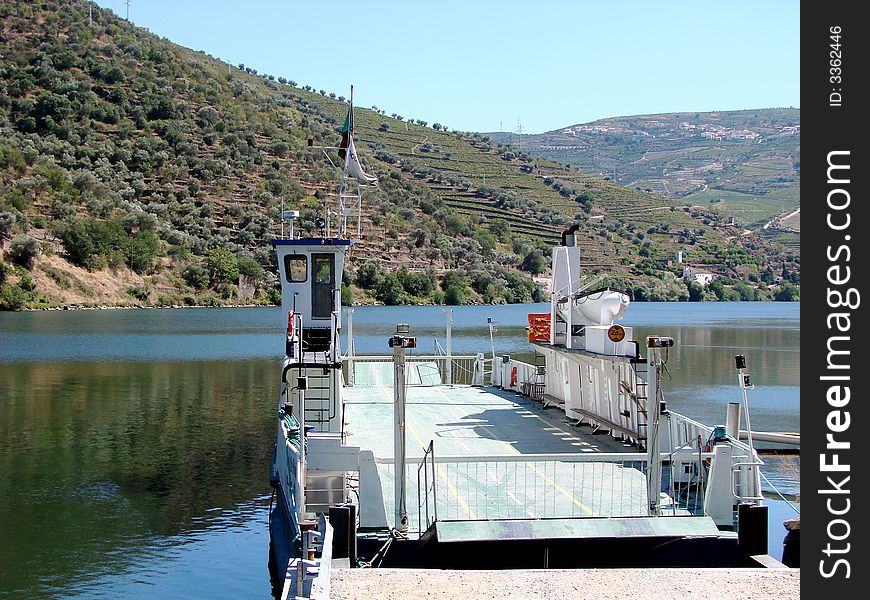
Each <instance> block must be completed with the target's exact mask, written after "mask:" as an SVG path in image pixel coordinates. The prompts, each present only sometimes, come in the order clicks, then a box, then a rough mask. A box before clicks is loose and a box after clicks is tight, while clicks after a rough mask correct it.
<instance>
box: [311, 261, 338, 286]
mask: <svg viewBox="0 0 870 600" xmlns="http://www.w3.org/2000/svg"><path fill="white" fill-rule="evenodd" d="M313 263H314V266H313V271H314V283H318V284H321V285H329V284H332V283H333V279H332V277H333V275H332V269H333V264H334V262H333V260H332V257H331V256H328V255H323V254H320V255H317V256H314V257H313Z"/></svg>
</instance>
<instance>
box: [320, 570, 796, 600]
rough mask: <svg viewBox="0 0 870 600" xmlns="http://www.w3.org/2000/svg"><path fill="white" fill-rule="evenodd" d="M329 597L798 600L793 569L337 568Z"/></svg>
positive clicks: (336, 599) (343, 599) (364, 599)
mask: <svg viewBox="0 0 870 600" xmlns="http://www.w3.org/2000/svg"><path fill="white" fill-rule="evenodd" d="M331 586H332V589H331V595H330V597H331V598H332V599H333V600H373V599H378V600H406V599H407V598H425V599H427V600H448V599H455V598H463V599H468V600H471V599H477V598H480V599H499V600H526V599H531V598H534V599H535V600H566V599H571V600H575V599H576V600H587V599H588V600H598V599H600V598H618V599H619V600H673V599H674V598H692V599H693V600H718V599H719V598H728V599H729V600H797V599H798V598H800V570H798V569H571V570H565V569H551V570H506V571H439V570H423V569H337V570H335V571H333V575H332V580H331Z"/></svg>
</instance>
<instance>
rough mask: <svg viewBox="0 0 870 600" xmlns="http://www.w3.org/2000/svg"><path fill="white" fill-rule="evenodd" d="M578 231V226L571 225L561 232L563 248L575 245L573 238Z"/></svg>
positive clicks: (575, 224)
mask: <svg viewBox="0 0 870 600" xmlns="http://www.w3.org/2000/svg"><path fill="white" fill-rule="evenodd" d="M578 229H580V224H579V223H574V224H573V225H571V227H569V228H568V229H566V230H565V231H563V232H562V245H563V246H568V247H573V246H576V245H577V239H576V237H575V234H576V233H577V230H578Z"/></svg>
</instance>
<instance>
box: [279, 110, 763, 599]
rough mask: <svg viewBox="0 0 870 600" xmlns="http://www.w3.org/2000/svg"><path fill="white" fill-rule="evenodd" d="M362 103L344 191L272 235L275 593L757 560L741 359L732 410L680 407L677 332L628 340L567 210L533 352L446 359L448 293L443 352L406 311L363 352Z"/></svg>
mask: <svg viewBox="0 0 870 600" xmlns="http://www.w3.org/2000/svg"><path fill="white" fill-rule="evenodd" d="M352 110H353V109H352V105H351V108H350V111H349V115H348V120H347V122H346V124H345V128H346V129H347V131H345V132H344V133H345V134H346V135H345V137H344V140H346V141H345V142H343V144H342V149H344V150H345V173H344V177H343V179H342V183H341V187H340V192H339V195H338V206H337V207H326V209H325V211H324V217H321V218H319V219H318V222H317V224H316V225H317V226H316V232H317V234H316V235H314V236H309V237H302V236H300V235H298V234H296V233H295V231H294V229H295V228H294V221H295V220H296V219H298V216H299V215H298V213H295V212H292V211H288V212H287V213H285V217H286V218H287V219H289V220H290V226H289V235H287V236H284V237H281V238H280V239H275V240H274V241H273V242H272V244H273V246H274V249H275V252H276V255H277V263H278V267H279V272H280V279H281V288H282V306H281V314H282V322H281V323H280V324H276V328H277V327H280V331H281V332H282V335H284V336H285V356H284V358H283V360H282V362H281V369H280V373H276V377H280V381H281V384H280V395H279V398H278V402H277V406H276V409H277V412H276V416H277V419H276V442H275V446H274V448H273V458H272V465H271V473H270V480H271V484H272V487H273V490H274V495H273V502H272V505H271V508H270V518H269V530H270V560H269V564H270V572H271V577H272V587H273V594H274V595H275V597H277V598H295V597H302V598H321V599H322V598H328V596H329V577H330V570H331V569H332V568H333V565H336V564H338V565H345V566H347V567H350V568H379V567H392V568H396V567H414V568H432V569H511V568H534V569H542V568H584V567H735V566H762V565H763V564H765V562H766V561H767V560H768V559H769V558H770V557H769V556H767V552H768V549H767V507H766V506H765V503H764V498H763V496H762V488H761V479H760V476H761V472H760V467H761V466H762V465H763V462H762V460H761V459H760V457H759V454H758V452H757V451H756V450H755V448H754V442H753V436H752V431H751V427H750V425H749V411H748V408H749V407H748V403H747V402H746V397H747V396H746V392H747V390H748V389H751V383H750V380H749V374H748V373H747V372H746V364H745V361H744V360H743V358H742V357H741V356H738V357H736V362H735V367H736V376H737V379H738V382H739V384H740V388H741V391H742V393H743V402H742V403H740V402H735V403H728V404H727V406H723V414H722V417H723V423H724V424H723V425H706V424H702V423H699V422H697V421H694V420H692V419H690V418H688V417H686V416H684V415H681V414H679V413H677V412H675V411H673V410H671V409H670V408H669V407H668V405H667V402H666V398H665V390H664V389H663V377H662V375H663V373H664V372H665V370H666V368H667V366H666V365H667V361H668V353H669V351H670V349H671V348H672V347H673V344H674V341H673V340H672V339H671V338H669V337H665V336H649V337H647V338H645V339H643V340H636V339H635V338H634V336H633V330H632V327H631V326H630V325H628V324H626V323H623V318H624V317H625V314H626V312H627V309H628V307H629V298H628V297H627V296H626V295H625V294H623V293H621V292H619V291H615V290H611V289H608V288H600V287H596V286H599V284H600V283H601V279H600V278H598V277H589V276H587V275H586V274H584V273H583V272H582V269H581V266H580V248H579V247H578V246H577V245H576V243H575V239H574V234H575V232H576V230H577V228H576V226H575V227H571V228H569V229H567V230H566V231H565V232H564V233H563V235H562V238H561V242H560V245H559V246H556V247H555V248H553V254H552V271H553V277H552V281H551V283H550V290H549V292H550V310H549V312H545V313H540V314H530V315H529V317H528V332H529V344H530V346H529V348H530V350H534V356H536V360H535V361H533V362H524V361H520V360H517V359H516V358H512V357H510V356H495V355H494V353H492V352H489V353H487V352H486V351H485V350H484V349H481V351H480V352H477V353H474V354H470V355H454V354H453V353H452V351H451V333H450V326H451V321H450V310H449V309H445V312H446V336H447V338H446V339H447V345H446V351H444V352H439V353H436V354H425V353H422V352H419V353H418V349H417V345H416V338H415V337H414V336H413V332H414V324H413V323H410V324H405V323H397V324H396V331H395V334H394V335H391V336H389V337H387V338H385V339H384V353H383V354H382V355H376V356H372V355H357V354H356V353H355V351H354V343H353V309H352V308H347V309H343V307H342V305H341V294H340V282H341V279H342V272H343V266H344V261H345V258H346V257H347V255H348V252H350V251H351V249H352V248H353V246H354V245H355V244H356V242H357V240H358V239H359V238H360V233H361V232H360V223H361V218H360V210H361V202H360V200H361V195H362V192H363V190H364V188H365V186H367V185H371V184H372V183H373V178H371V177H369V176H368V175H366V174H365V173H364V172H363V171H362V167H361V165H360V164H359V162H358V158H357V157H356V156H355V149H354V147H353V138H352V134H353V129H352ZM361 175H362V176H361ZM336 209H337V210H336ZM343 317H344V318H343ZM342 347H344V348H345V350H344V351H342ZM741 421H743V423H744V424H745V426H746V429H741Z"/></svg>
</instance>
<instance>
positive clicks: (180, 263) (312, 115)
mask: <svg viewBox="0 0 870 600" xmlns="http://www.w3.org/2000/svg"><path fill="white" fill-rule="evenodd" d="M88 8H89V3H87V2H83V1H81V0H77V1H70V2H63V3H61V2H40V3H38V4H33V5H30V4H24V3H20V2H12V1H10V0H0V19H2V20H0V55H2V57H3V58H2V62H0V252H2V261H3V262H2V267H0V286H2V296H0V305H2V306H4V307H6V308H21V307H23V306H33V307H47V306H58V305H62V304H81V305H155V304H160V305H164V304H189V305H193V304H200V305H202V304H206V305H212V304H225V303H271V302H274V301H275V300H276V297H277V289H276V283H277V279H276V276H275V265H274V263H273V257H272V253H271V247H270V246H269V244H268V240H269V239H271V237H273V236H274V235H277V234H278V233H279V231H280V222H279V216H280V211H281V208H282V206H283V207H284V208H286V209H299V210H301V211H302V219H301V225H302V227H303V229H307V230H308V231H309V232H312V231H313V221H314V218H315V217H316V216H318V215H319V214H322V205H323V202H324V201H330V200H333V199H334V196H335V194H336V193H337V184H338V179H339V174H340V169H339V167H338V166H336V165H340V164H341V162H340V160H339V159H338V157H337V156H336V155H335V153H334V152H332V151H329V152H323V151H320V150H317V149H313V148H312V147H310V146H309V144H308V141H309V140H311V141H312V142H313V145H314V146H332V145H335V144H336V143H337V141H338V139H339V135H338V130H339V124H340V123H341V122H342V121H343V120H344V116H345V114H346V112H347V107H348V105H347V102H346V100H345V99H344V98H342V97H341V96H336V95H335V94H327V93H326V92H325V91H322V90H320V91H315V90H313V89H312V88H311V87H310V86H301V87H300V85H299V84H296V83H295V82H288V81H286V80H284V79H283V78H277V79H276V78H275V77H273V76H271V75H262V74H259V73H257V72H256V70H254V69H252V68H250V67H244V66H243V65H228V64H226V63H224V62H222V61H220V60H217V59H215V58H213V57H210V56H208V55H206V54H203V53H201V52H194V51H191V50H188V49H186V48H183V47H180V46H177V45H175V44H172V43H171V42H169V41H167V40H163V39H160V38H157V37H156V36H153V35H151V34H149V33H148V32H146V31H144V30H142V29H138V28H136V27H134V26H132V25H131V24H129V23H127V22H125V21H123V20H121V19H119V18H117V17H116V16H115V15H114V14H113V13H111V12H110V11H107V10H102V9H99V8H96V7H93V23H92V24H89V22H88ZM355 120H356V138H357V146H358V148H359V150H360V154H361V156H362V159H363V162H364V163H365V165H366V168H367V169H368V170H369V171H371V172H373V173H375V174H377V175H378V176H379V179H380V185H379V187H378V188H377V189H373V190H371V191H369V192H367V193H366V194H365V196H364V201H363V205H364V206H363V210H364V215H365V216H364V223H363V231H364V233H363V239H362V240H361V242H360V244H358V245H357V246H356V249H355V250H354V252H353V254H352V256H351V258H350V268H349V269H348V270H347V277H346V280H345V282H344V283H345V288H346V289H345V297H346V300H350V299H351V298H352V299H353V301H355V302H385V303H419V302H436V303H437V302H449V303H465V302H521V301H531V300H532V299H536V298H539V297H540V293H539V291H538V290H537V289H536V288H535V286H534V285H533V284H532V281H531V275H537V274H546V271H547V269H548V266H547V256H548V248H549V246H550V245H552V243H553V242H554V241H556V240H557V239H558V236H559V233H560V232H561V231H562V230H563V229H564V228H565V227H566V226H567V224H569V223H571V222H573V221H575V220H578V221H580V222H581V223H582V228H581V232H580V235H579V236H578V238H579V243H580V244H581V246H582V247H583V248H584V260H585V266H586V267H587V268H589V269H592V270H596V269H606V270H608V271H610V272H612V273H613V274H614V275H613V280H614V282H615V283H616V284H618V285H620V286H622V287H625V288H628V289H629V290H630V291H631V292H632V294H634V295H635V296H636V297H638V298H660V299H665V298H673V299H676V298H678V297H686V296H687V294H688V290H687V288H686V285H685V284H684V283H683V282H682V281H680V280H679V279H678V278H677V277H676V275H677V274H679V267H678V266H676V265H668V262H667V261H668V259H670V258H671V257H672V256H673V255H674V253H675V252H676V251H678V250H679V251H683V252H684V254H685V257H686V259H687V260H689V261H691V263H692V264H693V265H707V266H708V268H710V269H713V270H715V271H716V272H718V273H720V274H721V275H723V277H725V278H726V279H725V281H726V284H728V279H727V278H732V279H734V280H736V279H741V280H746V281H748V282H750V284H751V286H752V287H753V288H756V287H758V288H760V289H759V290H757V291H756V292H755V293H760V294H761V295H762V296H767V297H769V296H770V293H769V291H766V290H765V287H766V284H773V283H775V282H776V281H778V279H779V277H780V276H781V275H783V274H784V275H785V276H787V277H788V278H789V279H791V280H794V281H797V271H798V264H797V258H796V256H794V255H792V253H791V252H792V251H790V250H788V249H785V248H784V247H783V246H782V245H781V244H779V243H777V242H775V241H768V240H766V239H764V238H762V237H760V236H755V235H752V234H750V235H746V234H745V232H743V231H742V230H740V229H737V228H735V227H733V226H730V225H728V224H727V223H726V222H725V221H723V220H722V219H721V218H720V217H719V216H718V215H717V214H716V213H715V212H713V211H710V210H707V209H706V207H705V208H689V207H678V206H676V205H673V206H672V201H670V200H667V199H665V198H663V197H661V196H659V195H656V194H653V193H649V192H644V191H640V190H636V189H633V188H626V187H623V186H619V185H616V184H614V183H612V182H609V181H606V180H603V179H601V178H598V177H593V176H587V175H583V174H580V173H578V172H577V171H575V170H573V169H569V168H566V167H564V166H561V165H559V164H557V163H554V162H550V161H547V160H542V159H533V158H531V157H530V156H528V155H526V154H523V153H521V152H519V151H517V150H516V149H513V148H509V147H505V146H500V145H497V144H494V143H493V142H492V141H491V140H489V139H487V138H486V137H485V136H482V135H479V134H469V133H463V132H455V131H454V132H448V131H447V129H446V128H445V127H443V126H441V125H440V124H432V125H431V126H429V124H426V123H423V122H420V121H417V122H413V123H412V122H409V120H406V119H402V118H400V117H399V116H398V115H394V116H386V115H384V114H382V113H381V112H380V111H378V110H377V109H374V108H372V109H357V110H356V115H355Z"/></svg>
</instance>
